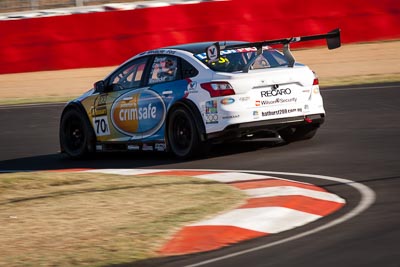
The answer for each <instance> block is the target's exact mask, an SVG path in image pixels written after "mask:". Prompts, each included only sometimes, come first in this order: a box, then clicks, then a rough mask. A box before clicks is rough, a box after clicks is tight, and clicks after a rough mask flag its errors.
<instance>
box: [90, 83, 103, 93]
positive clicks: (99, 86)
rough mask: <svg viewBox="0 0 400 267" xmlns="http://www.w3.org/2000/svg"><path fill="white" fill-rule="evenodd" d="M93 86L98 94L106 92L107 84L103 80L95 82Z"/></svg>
mask: <svg viewBox="0 0 400 267" xmlns="http://www.w3.org/2000/svg"><path fill="white" fill-rule="evenodd" d="M93 86H94V90H95V91H96V92H97V93H104V92H106V83H105V82H104V81H103V80H101V81H98V82H95V83H94V85H93Z"/></svg>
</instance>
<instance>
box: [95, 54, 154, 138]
mask: <svg viewBox="0 0 400 267" xmlns="http://www.w3.org/2000/svg"><path fill="white" fill-rule="evenodd" d="M148 60H149V57H142V58H138V59H135V60H132V61H130V62H128V63H126V64H124V65H123V66H121V67H120V68H118V69H117V70H116V71H115V72H114V73H112V74H111V75H110V76H109V77H108V78H107V79H106V81H105V83H106V87H107V90H105V92H103V93H101V94H98V95H97V96H96V97H95V99H94V103H93V108H92V111H91V115H92V124H93V129H94V132H95V134H96V136H97V140H98V141H103V142H106V141H122V142H124V141H129V140H139V139H141V138H142V132H141V129H140V122H139V120H140V119H141V118H140V116H139V115H140V114H139V103H138V102H139V99H140V94H141V92H142V91H144V90H146V87H144V86H143V77H144V76H145V75H144V73H145V69H146V64H147V61H148Z"/></svg>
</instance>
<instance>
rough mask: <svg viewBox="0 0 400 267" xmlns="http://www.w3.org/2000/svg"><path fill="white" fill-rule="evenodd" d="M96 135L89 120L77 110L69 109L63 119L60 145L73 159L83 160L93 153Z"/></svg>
mask: <svg viewBox="0 0 400 267" xmlns="http://www.w3.org/2000/svg"><path fill="white" fill-rule="evenodd" d="M93 143H94V134H93V133H92V130H91V128H90V126H89V125H88V123H87V120H85V118H84V117H83V115H82V114H81V113H80V112H79V111H77V110H76V109H73V108H71V109H68V110H67V111H65V113H64V114H63V116H62V118H61V123H60V145H61V148H62V150H63V151H64V152H65V153H66V154H67V155H68V156H70V157H72V158H82V157H85V156H87V155H88V154H89V153H90V152H92V151H93Z"/></svg>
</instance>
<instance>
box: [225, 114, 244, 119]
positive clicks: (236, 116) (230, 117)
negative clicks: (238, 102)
mask: <svg viewBox="0 0 400 267" xmlns="http://www.w3.org/2000/svg"><path fill="white" fill-rule="evenodd" d="M239 117H240V115H239V114H236V115H229V116H223V117H222V119H224V120H227V119H236V118H239Z"/></svg>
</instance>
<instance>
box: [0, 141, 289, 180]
mask: <svg viewBox="0 0 400 267" xmlns="http://www.w3.org/2000/svg"><path fill="white" fill-rule="evenodd" d="M279 145H282V143H279V142H277V141H276V140H274V141H259V140H256V141H245V142H239V143H226V144H219V145H214V146H212V148H211V150H210V151H209V153H207V154H206V155H203V156H199V157H196V158H192V159H189V160H182V159H177V158H175V157H174V156H173V155H171V154H170V153H165V152H150V151H143V152H110V153H97V154H95V155H93V156H91V157H90V158H88V159H71V158H69V157H67V156H66V155H64V154H60V153H57V154H48V155H39V156H33V157H26V158H17V159H10V160H3V161H0V172H8V171H44V170H59V169H110V168H112V169H120V168H132V169H134V168H151V167H154V166H157V167H162V166H164V165H165V166H168V165H172V164H177V163H183V162H186V163H190V162H192V161H197V160H204V159H209V158H217V157H224V156H228V155H234V154H240V153H247V152H251V151H255V150H260V149H270V148H272V147H276V146H279Z"/></svg>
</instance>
